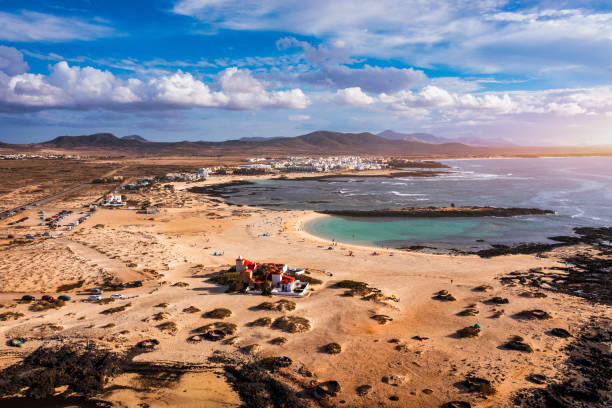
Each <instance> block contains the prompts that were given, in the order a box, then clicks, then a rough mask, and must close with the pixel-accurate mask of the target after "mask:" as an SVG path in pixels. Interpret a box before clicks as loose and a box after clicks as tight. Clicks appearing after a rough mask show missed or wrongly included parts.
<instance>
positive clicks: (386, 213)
mask: <svg viewBox="0 0 612 408" xmlns="http://www.w3.org/2000/svg"><path fill="white" fill-rule="evenodd" d="M319 213H321V214H328V215H340V216H345V217H418V218H420V217H423V218H426V217H430V218H433V217H436V218H441V217H515V216H520V215H545V214H554V213H555V212H554V211H552V210H541V209H539V208H497V207H407V208H399V209H385V210H365V211H361V210H325V211H319Z"/></svg>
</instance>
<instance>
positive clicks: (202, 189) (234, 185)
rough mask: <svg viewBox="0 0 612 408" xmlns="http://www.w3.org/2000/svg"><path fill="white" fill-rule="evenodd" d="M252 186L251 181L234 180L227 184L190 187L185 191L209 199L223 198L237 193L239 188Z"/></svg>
mask: <svg viewBox="0 0 612 408" xmlns="http://www.w3.org/2000/svg"><path fill="white" fill-rule="evenodd" d="M252 184H254V183H253V182H251V181H246V180H234V181H230V182H227V183H220V184H211V185H209V186H198V187H191V188H189V189H188V190H187V191H189V192H190V193H197V194H207V195H209V196H211V197H222V198H225V196H226V195H227V194H232V193H237V192H239V191H240V187H241V186H248V185H252Z"/></svg>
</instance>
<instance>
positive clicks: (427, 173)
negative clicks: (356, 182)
mask: <svg viewBox="0 0 612 408" xmlns="http://www.w3.org/2000/svg"><path fill="white" fill-rule="evenodd" d="M446 173H448V172H447V171H436V170H405V171H392V172H389V173H375V174H368V173H363V174H356V173H327V174H317V175H312V176H300V177H287V176H280V177H279V178H278V179H280V180H298V181H299V180H317V181H326V180H331V179H336V178H377V177H378V178H389V179H392V178H399V177H437V176H439V175H441V174H446Z"/></svg>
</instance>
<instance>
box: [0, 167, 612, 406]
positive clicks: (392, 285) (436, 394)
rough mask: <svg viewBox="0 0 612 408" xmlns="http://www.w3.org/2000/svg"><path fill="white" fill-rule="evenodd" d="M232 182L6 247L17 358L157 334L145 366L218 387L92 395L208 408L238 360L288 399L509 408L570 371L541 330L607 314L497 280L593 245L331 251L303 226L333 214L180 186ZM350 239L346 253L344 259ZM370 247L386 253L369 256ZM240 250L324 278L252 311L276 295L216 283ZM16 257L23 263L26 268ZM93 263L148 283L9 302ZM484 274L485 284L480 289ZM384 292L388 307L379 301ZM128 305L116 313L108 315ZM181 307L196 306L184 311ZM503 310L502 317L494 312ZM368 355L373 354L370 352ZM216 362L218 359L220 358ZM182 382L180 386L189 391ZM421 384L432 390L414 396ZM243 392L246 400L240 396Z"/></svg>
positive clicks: (5, 325)
mask: <svg viewBox="0 0 612 408" xmlns="http://www.w3.org/2000/svg"><path fill="white" fill-rule="evenodd" d="M241 178H244V179H249V178H246V177H241ZM236 179H237V178H235V177H232V176H226V177H220V178H219V179H212V180H207V181H206V182H202V183H198V184H194V183H182V182H173V183H168V184H171V185H172V186H173V189H172V191H171V190H170V189H165V188H160V189H159V190H154V189H152V190H150V191H144V192H141V193H131V192H129V193H126V194H128V195H129V197H130V198H133V199H136V198H138V197H141V196H140V195H142V197H141V198H140V199H146V200H149V201H151V202H155V203H161V210H160V211H159V213H158V214H155V215H150V214H138V213H137V212H136V211H131V210H127V209H116V210H112V209H99V210H98V211H97V212H96V213H95V214H94V215H93V216H92V218H91V220H90V221H89V222H87V223H83V224H81V225H79V226H78V227H77V228H75V229H74V230H72V231H70V232H68V233H66V235H65V236H64V238H62V240H47V241H35V242H32V243H28V244H24V245H23V246H14V247H10V248H9V247H6V248H3V250H4V251H5V252H3V255H7V256H5V257H2V258H0V267H2V268H3V269H4V270H5V273H4V276H3V277H4V278H5V281H3V284H4V285H15V284H16V283H18V285H19V287H20V288H21V290H19V291H15V293H8V291H6V292H3V293H2V294H0V304H2V305H4V307H3V308H2V309H0V313H4V312H7V311H8V312H13V311H14V312H19V313H22V314H23V315H24V316H23V317H22V318H18V319H16V320H8V321H5V322H2V326H1V327H0V335H1V336H3V338H6V339H11V338H14V337H18V336H26V337H28V341H27V343H26V344H24V345H23V346H22V347H21V348H20V349H18V352H19V353H21V354H20V355H21V356H27V355H28V354H30V353H33V352H34V351H35V350H36V349H37V348H38V347H39V346H43V345H45V344H61V343H62V342H63V343H73V342H76V341H77V340H78V339H87V340H88V341H90V342H91V343H96V344H102V345H104V346H108V347H111V348H113V349H118V350H122V349H128V350H129V349H130V347H133V346H134V345H135V344H137V343H138V342H140V341H143V340H147V339H155V340H157V341H159V346H158V347H157V348H155V349H154V350H152V351H151V352H148V353H146V354H141V355H140V356H139V357H138V361H137V362H138V364H142V367H143V368H146V367H147V366H148V365H153V366H159V365H162V364H165V363H167V364H168V365H169V366H170V368H172V367H173V365H174V364H176V365H184V366H190V365H196V364H197V365H202V366H206V367H211V366H212V367H214V368H210V370H213V371H212V372H213V373H214V374H216V375H215V376H214V378H212V377H213V376H212V375H211V376H210V380H211V381H210V383H211V386H209V387H202V388H196V387H193V386H192V384H193V383H194V382H198V381H200V379H203V378H204V377H207V376H208V375H209V374H210V371H207V374H206V375H205V376H203V377H199V376H192V375H191V374H188V375H187V376H185V377H184V381H183V380H180V381H178V382H177V383H172V384H173V385H172V390H176V393H174V391H173V392H172V393H170V394H163V395H161V394H160V395H159V396H157V395H156V396H155V397H159V398H161V400H156V399H154V398H151V397H147V396H146V395H142V393H141V392H139V391H138V390H137V389H136V391H134V390H133V389H132V388H129V386H133V385H134V384H138V382H137V381H138V380H139V377H137V376H136V377H129V376H119V377H117V378H114V379H112V380H111V381H110V382H109V384H108V385H109V386H110V387H112V386H117V385H118V386H119V387H115V388H114V391H112V392H111V393H110V395H108V394H105V395H102V396H101V397H102V398H104V399H106V400H111V401H129V403H130V404H131V405H137V404H138V403H140V402H144V403H147V404H149V405H151V406H153V407H154V406H156V405H155V404H164V403H165V404H170V405H172V403H174V404H175V405H179V404H182V405H183V406H188V404H187V403H186V401H187V400H189V399H191V401H192V402H194V401H202V400H206V401H210V405H211V406H223V405H222V404H223V403H225V404H227V405H226V406H235V405H237V398H238V393H239V392H240V391H239V390H240V388H239V387H238V386H236V385H235V383H232V385H233V386H234V388H230V387H229V386H228V385H227V382H226V378H228V379H232V378H234V381H235V378H236V374H237V373H240V370H242V369H243V368H244V367H247V368H248V369H249V370H251V371H248V370H247V371H245V372H244V373H245V374H244V377H239V378H240V379H241V380H244V381H249V380H251V379H252V378H253V377H258V378H271V377H273V379H274V381H277V382H275V383H273V384H276V385H278V384H281V385H282V387H286V388H288V389H290V390H292V392H291V393H290V394H289V395H295V392H298V391H299V392H303V393H304V395H305V396H306V398H305V399H304V401H306V402H307V403H309V404H312V406H317V405H318V404H319V403H318V400H316V399H314V398H312V397H311V396H310V395H312V394H311V391H310V390H311V387H312V386H311V385H310V384H313V383H314V384H325V382H327V381H338V383H339V384H340V385H341V389H340V391H339V392H338V393H337V395H336V396H328V397H326V398H327V400H326V401H327V402H329V403H330V404H336V403H339V402H338V401H340V400H344V401H345V404H346V406H363V404H364V401H365V402H366V403H368V404H372V405H381V404H385V403H388V401H389V397H391V396H394V397H397V398H399V401H400V402H399V403H398V404H399V405H403V406H422V407H439V406H440V405H442V404H443V403H445V402H448V401H452V400H458V399H459V400H465V401H470V402H471V403H472V404H473V406H476V407H481V406H485V405H486V406H488V405H491V404H493V405H496V406H500V407H505V406H510V401H512V398H513V396H514V395H515V393H516V392H519V391H520V390H523V389H525V388H528V387H532V385H531V383H530V382H529V381H528V380H527V379H526V376H528V375H529V374H530V373H531V371H534V372H537V373H538V374H542V375H544V376H546V377H547V378H549V379H550V381H551V382H552V381H556V379H557V378H564V377H562V374H563V372H562V371H561V370H562V369H563V367H565V365H564V363H563V362H564V361H565V359H566V358H567V353H566V352H565V350H564V348H565V347H566V346H568V345H570V344H573V343H572V342H573V341H574V340H573V339H572V338H568V339H561V338H557V337H554V336H551V335H549V334H548V333H550V331H551V330H553V329H555V328H559V327H560V328H563V329H565V330H568V331H569V332H571V333H572V334H576V335H577V333H579V331H580V330H581V328H583V327H588V325H589V324H590V320H589V319H590V318H591V317H592V316H601V315H602V314H604V313H607V311H608V310H607V309H604V308H603V307H602V305H600V304H597V303H593V302H589V301H586V300H585V299H582V298H579V297H576V296H570V295H568V294H565V293H559V292H558V291H555V290H547V289H546V287H545V286H537V287H536V286H529V285H523V284H521V283H520V281H517V282H516V283H515V284H513V285H510V284H506V283H504V282H505V281H503V280H502V278H503V277H506V276H510V277H512V276H515V275H512V274H513V273H514V272H516V271H521V272H522V273H524V274H526V275H527V277H528V274H529V273H531V272H530V271H531V270H535V269H538V270H541V271H542V273H543V274H548V273H558V271H556V269H554V268H559V267H564V264H563V262H565V259H566V258H567V257H568V256H570V255H572V254H574V253H583V252H584V251H585V250H586V249H587V248H586V247H584V246H580V247H576V248H574V247H570V248H561V249H559V250H556V251H553V252H551V253H547V257H546V258H544V257H538V256H535V255H525V254H517V255H507V256H501V257H496V258H491V259H482V258H480V257H478V256H476V255H464V256H455V255H452V254H426V253H419V252H413V251H405V250H400V249H381V248H378V247H370V246H360V245H351V244H344V243H340V242H339V243H338V245H337V246H336V247H335V249H334V250H331V251H330V250H327V247H328V246H331V245H330V244H331V241H329V240H326V239H323V238H320V237H317V236H314V235H312V234H310V233H308V232H307V231H305V229H304V228H303V227H304V225H305V224H306V222H308V221H311V220H313V219H316V218H318V217H326V215H322V214H318V213H316V212H314V211H297V210H295V211H291V210H289V211H286V212H285V211H281V210H269V209H265V208H260V207H251V206H241V207H238V206H235V205H230V204H228V203H227V202H226V201H225V200H221V199H217V198H215V197H214V196H210V195H207V194H196V193H190V192H189V191H188V189H189V188H190V187H193V186H194V185H200V186H201V185H207V184H211V185H212V184H215V183H222V182H227V181H231V180H236ZM57 205H61V206H65V205H69V204H66V203H65V202H62V203H60V204H57ZM46 206H49V205H46ZM51 208H52V207H49V208H47V207H45V210H47V211H51ZM75 208H76V205H75ZM32 211H33V213H35V210H32ZM67 248H69V249H70V250H68V249H67ZM338 249H343V250H338ZM348 250H352V251H353V252H354V253H355V256H354V257H349V256H347V252H348ZM372 252H377V253H379V254H380V255H381V256H372ZM50 254H53V256H50ZM390 254H392V255H393V256H388V255H390ZM239 255H241V256H244V257H246V258H247V259H250V260H253V261H256V262H282V263H286V264H288V265H289V266H290V267H304V268H307V269H308V271H309V272H310V273H309V275H308V276H311V277H313V278H316V279H319V280H320V281H321V282H322V283H321V284H318V285H314V287H313V289H314V290H313V291H312V293H311V294H310V296H307V297H304V298H300V299H295V302H296V306H295V310H291V311H284V312H282V313H279V312H275V311H264V310H260V309H258V305H260V304H261V303H262V302H266V301H270V299H268V298H265V297H261V296H254V295H243V294H240V293H225V291H226V287H225V286H223V285H218V284H216V283H213V282H211V281H210V279H209V278H210V277H211V276H214V275H216V274H219V273H221V271H226V270H227V269H228V268H229V266H231V265H232V264H234V263H235V259H236V257H237V256H239ZM17 259H27V260H28V262H27V263H19V262H17V261H16V260H17ZM100 269H103V270H104V273H105V274H107V275H109V276H114V277H118V276H122V274H123V273H124V272H125V271H126V270H127V271H131V272H134V273H138V274H143V280H144V284H143V287H140V288H128V289H125V290H121V291H120V293H122V294H124V295H125V296H126V298H127V299H125V300H116V301H114V302H113V304H112V305H107V306H105V305H101V304H97V303H94V302H86V301H83V302H82V301H81V300H85V299H86V298H84V297H83V295H81V294H79V293H77V292H80V290H79V291H75V290H72V291H67V293H69V294H70V295H72V296H73V299H74V301H73V302H69V303H67V304H66V305H65V306H63V307H61V308H58V309H49V310H47V311H45V312H44V313H40V312H34V311H32V310H30V309H29V307H30V306H32V305H28V304H23V303H19V302H18V301H17V300H18V299H19V298H20V296H21V295H22V294H25V293H33V294H35V295H36V296H37V297H40V296H41V295H42V294H45V293H49V294H51V295H54V296H57V295H58V294H60V293H66V292H57V290H58V289H57V287H58V286H59V285H62V284H67V283H74V282H75V281H78V280H79V279H85V280H86V283H85V284H84V286H83V289H86V288H89V287H94V285H96V284H97V281H96V279H99V278H100V279H101V278H102V277H103V276H105V275H98V273H99V270H100ZM149 270H155V271H156V273H157V274H158V275H154V276H152V275H149V276H148V277H146V278H145V277H144V276H145V274H147V273H149V274H151V272H147V271H149ZM41 271H42V272H41ZM57 271H61V272H62V273H61V274H60V273H57ZM521 277H522V276H521ZM343 280H350V281H357V282H365V283H366V284H367V285H369V287H371V288H375V289H377V290H380V293H381V294H382V295H383V298H377V297H373V298H366V297H365V296H359V295H356V294H353V295H347V294H346V293H344V292H345V290H343V289H338V286H337V285H338V283H339V282H341V281H343ZM483 285H484V286H486V287H487V289H486V290H484V291H479V290H477V289H476V288H478V287H480V286H483ZM26 290H27V291H29V292H25V291H26ZM440 290H446V291H448V292H449V293H451V294H452V296H453V297H454V298H455V299H456V301H441V300H438V299H436V298H435V294H436V293H438V292H439V291H440ZM526 292H528V293H536V292H537V293H545V295H546V297H534V296H531V297H529V296H525V295H524V294H525V293H526ZM110 293H113V292H111V291H110V290H109V291H108V293H107V294H105V295H104V296H105V297H107V296H108V294H110ZM392 295H393V296H395V298H396V299H397V300H398V301H397V302H396V301H389V300H384V299H385V297H391V296H392ZM493 297H501V298H503V299H508V302H509V303H508V304H505V305H503V306H501V307H500V306H498V305H496V304H492V303H491V299H492V298H493ZM292 300H293V299H292ZM271 301H272V302H275V301H277V299H276V298H273V299H272V300H271ZM128 304H129V307H127V306H126V307H127V308H126V309H125V310H123V311H119V312H117V313H116V314H106V313H102V312H103V311H105V310H106V309H109V308H115V307H120V306H125V305H128ZM160 305H164V306H160ZM468 305H474V306H473V309H475V310H476V311H477V312H478V313H479V314H478V315H470V316H465V315H462V314H461V312H462V310H464V309H465V308H466V307H467V306H468ZM190 307H195V308H197V309H199V312H197V313H190V312H186V310H188V309H189V308H190ZM217 308H227V309H229V310H231V316H229V317H228V318H227V319H225V320H224V321H225V322H227V323H231V324H235V325H236V330H237V333H236V338H235V339H233V343H231V344H230V343H227V344H224V343H223V342H212V341H208V340H204V341H200V342H197V343H194V342H190V341H188V339H189V338H190V337H191V336H193V333H194V331H197V328H199V327H202V326H203V325H207V324H210V323H213V322H214V321H215V320H212V319H209V318H206V317H204V316H203V314H204V313H206V312H208V311H210V310H214V309H217ZM500 309H504V310H505V313H504V314H502V315H501V316H500V317H497V318H493V317H492V316H493V314H494V313H496V312H497V311H499V310H500ZM532 309H541V310H544V311H546V312H547V313H549V314H550V315H551V318H550V319H546V320H542V321H540V320H534V321H531V320H529V321H527V320H522V319H519V318H516V317H515V315H516V314H518V313H520V312H521V311H524V310H532ZM284 315H287V316H295V317H301V318H304V319H307V320H308V322H309V325H310V327H309V329H308V330H306V331H304V332H296V333H288V332H285V331H283V330H281V329H278V328H274V327H265V326H253V325H252V323H253V322H254V321H256V320H257V319H260V318H262V317H269V318H270V319H272V321H274V320H275V319H278V318H279V317H282V316H284ZM380 315H382V316H387V317H389V319H391V320H389V321H387V323H386V324H384V325H383V324H379V322H378V321H376V320H374V319H373V316H380ZM159 316H161V317H159ZM157 318H160V319H162V320H161V321H158V320H157ZM166 323H173V324H175V330H174V331H171V332H170V331H168V332H167V331H163V330H162V329H161V328H159V326H162V325H163V324H166ZM475 323H479V324H480V325H481V326H482V331H481V333H480V335H479V336H478V337H476V338H469V339H465V338H459V337H457V335H456V332H457V330H459V329H461V328H464V327H466V326H472V325H474V324H475ZM45 324H47V325H50V324H52V325H53V327H60V328H59V329H55V330H56V331H52V332H48V331H47V332H44V331H42V329H40V327H43V326H44V325H45ZM44 327H46V326H44ZM162 327H163V326H162ZM513 335H520V336H522V337H523V338H524V341H525V342H526V343H528V344H529V345H530V347H532V348H533V352H531V353H523V352H519V351H515V350H508V349H506V348H504V347H503V344H505V343H506V342H507V340H508V337H510V336H513ZM278 337H284V338H285V339H286V343H285V344H283V345H282V346H278V345H274V344H273V343H271V341H272V340H273V339H275V338H278ZM330 342H334V343H337V344H339V345H341V349H342V351H341V354H340V355H332V354H328V353H326V352H323V351H321V348H322V347H324V346H325V345H326V344H329V343H330ZM255 345H256V346H255ZM0 349H1V350H2V352H3V353H6V354H2V356H3V358H2V359H0V365H1V367H7V366H10V365H11V364H13V363H14V362H15V361H18V360H17V359H16V358H15V357H13V354H9V353H11V352H14V351H15V350H16V349H13V348H9V346H8V345H6V344H2V345H0ZM373 355H376V356H377V357H376V358H375V359H373V358H371V356H373ZM279 356H288V357H290V358H291V360H292V361H293V365H292V366H290V367H287V368H280V369H278V370H277V371H275V372H271V371H270V370H266V369H265V366H263V364H264V363H261V362H262V361H266V359H269V358H271V357H274V358H276V357H279ZM230 357H231V358H230ZM214 361H217V362H219V361H221V362H222V363H220V364H219V363H217V364H218V365H214V364H213V362H214ZM415 363H416V364H415ZM257 364H262V365H261V366H257ZM252 367H253V368H252ZM257 367H259V368H257ZM208 369H209V368H207V370H208ZM226 370H227V371H226ZM258 370H259V371H258ZM535 370H537V371H535ZM225 373H227V374H225ZM305 373H308V375H306V374H305ZM469 375H475V376H478V377H480V378H486V379H489V380H490V381H491V382H492V384H493V385H494V386H495V387H496V389H497V390H498V391H497V393H496V394H495V395H493V396H488V397H487V399H486V400H483V399H482V398H481V397H479V396H478V395H477V394H470V393H467V392H465V391H463V390H461V389H458V388H457V387H456V386H455V384H456V383H458V382H461V381H464V380H465V378H466V376H469ZM249 376H250V377H249ZM560 376H561V377H560ZM383 377H387V378H389V379H392V381H397V384H398V385H397V386H393V385H392V384H389V383H386V382H384V381H381V378H383ZM230 382H231V381H230ZM217 384H218V386H217ZM249 384H250V383H249ZM362 385H369V386H371V387H372V392H371V393H370V394H369V395H367V396H365V397H364V396H362V395H358V394H357V393H356V392H355V390H356V389H357V388H358V387H360V386H362ZM121 387H124V388H121ZM282 387H281V388H282ZM184 389H187V392H186V393H183V392H182V390H184ZM262 389H265V387H264V388H262ZM425 389H427V390H430V391H431V392H430V391H428V392H427V393H425V392H423V391H422V390H425ZM216 390H218V391H216ZM220 394H221V395H220ZM221 396H222V397H223V398H221ZM241 396H242V395H241ZM213 397H214V399H213ZM243 402H244V403H246V402H247V401H245V400H244V398H243ZM232 404H233V405H232ZM194 405H195V403H194Z"/></svg>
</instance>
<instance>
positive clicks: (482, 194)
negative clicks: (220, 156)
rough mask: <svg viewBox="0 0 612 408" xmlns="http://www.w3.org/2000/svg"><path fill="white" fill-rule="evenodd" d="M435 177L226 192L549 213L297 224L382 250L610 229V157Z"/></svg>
mask: <svg viewBox="0 0 612 408" xmlns="http://www.w3.org/2000/svg"><path fill="white" fill-rule="evenodd" d="M445 163H447V164H448V165H450V166H452V169H450V170H449V171H448V172H447V173H445V174H443V175H442V176H439V177H400V178H393V179H389V178H382V177H381V178H360V177H346V178H331V179H327V180H299V181H296V180H266V181H264V182H258V183H256V184H253V185H251V186H241V188H240V189H234V190H232V191H228V194H227V196H226V198H227V200H228V201H230V202H232V203H236V204H245V205H254V206H261V207H265V208H270V209H283V208H287V209H305V210H340V209H354V210H373V209H384V208H404V207H413V206H448V205H450V203H454V204H456V205H457V206H469V205H475V206H494V207H528V208H540V209H550V210H554V211H555V212H556V213H555V215H543V216H526V217H512V218H495V217H482V218H432V219H414V218H367V219H363V218H362V219H359V218H350V217H324V218H320V219H316V220H313V221H311V222H309V223H308V224H306V225H305V226H304V228H305V230H306V231H308V232H309V233H312V234H314V235H317V236H320V237H324V238H327V239H336V240H337V241H342V242H350V243H356V244H366V245H376V246H381V247H408V246H413V245H423V246H434V247H436V248H457V249H472V248H483V247H488V246H489V245H490V244H506V245H512V244H517V243H524V242H551V241H550V240H548V237H551V236H556V235H570V234H572V229H573V228H574V227H582V226H610V225H612V157H571V158H540V159H477V160H451V161H445Z"/></svg>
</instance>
